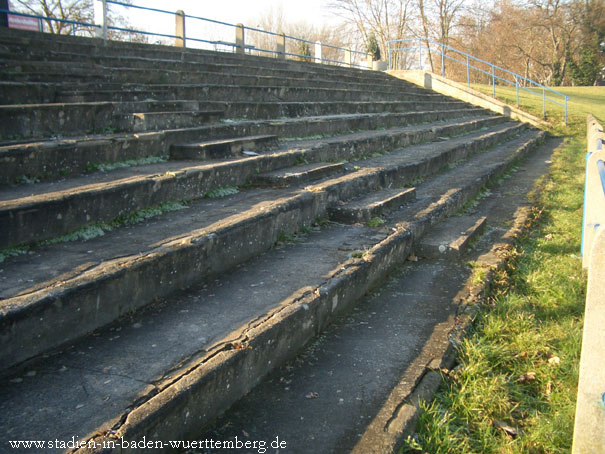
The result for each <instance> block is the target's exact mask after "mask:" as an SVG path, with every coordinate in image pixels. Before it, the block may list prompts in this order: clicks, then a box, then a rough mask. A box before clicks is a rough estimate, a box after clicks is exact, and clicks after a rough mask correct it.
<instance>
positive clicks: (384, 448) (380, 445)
mask: <svg viewBox="0 0 605 454" xmlns="http://www.w3.org/2000/svg"><path fill="white" fill-rule="evenodd" d="M534 207H535V205H534V204H532V205H529V206H526V207H523V208H522V209H520V210H517V212H516V213H515V216H514V218H513V222H512V225H511V226H510V228H509V229H508V230H507V231H506V232H504V233H503V235H502V236H501V237H500V240H499V241H498V242H496V243H494V244H493V245H492V247H491V248H490V250H489V251H488V252H487V253H485V254H483V255H481V256H480V257H479V258H478V259H477V260H476V261H475V264H476V265H477V267H478V268H480V269H481V270H482V271H484V272H485V277H484V278H483V279H482V280H481V282H475V281H474V279H473V278H474V276H473V275H471V276H469V278H468V279H467V281H466V283H465V284H464V287H463V289H462V290H461V291H460V292H459V293H458V294H457V295H456V297H455V299H456V300H460V303H459V305H460V310H459V312H458V314H457V315H456V319H455V322H454V326H453V329H451V331H450V333H449V336H448V337H449V339H448V343H447V346H446V347H445V348H443V349H442V353H441V356H436V357H433V358H432V359H431V360H430V361H429V362H428V363H425V364H420V363H419V364H416V363H418V361H416V363H414V364H412V366H411V367H410V371H409V373H406V374H405V375H404V376H403V377H402V379H401V380H400V383H399V384H398V385H397V386H396V387H395V388H394V390H393V391H392V393H391V396H390V398H389V399H388V400H387V401H386V403H385V404H384V405H383V410H384V411H388V412H390V413H389V414H388V415H387V416H388V417H385V416H384V415H383V416H382V418H380V417H378V416H377V418H376V420H377V422H378V423H379V424H382V425H383V426H384V428H382V430H383V432H382V439H377V438H376V437H374V438H372V440H371V444H370V445H369V444H362V443H363V441H364V440H363V438H362V439H361V441H360V443H359V444H358V445H357V446H356V448H355V450H353V451H352V452H353V453H358V452H359V453H361V452H370V451H368V448H369V447H370V448H372V449H371V452H375V453H396V452H398V451H399V449H400V448H401V446H402V444H403V443H404V441H405V440H406V439H407V438H408V437H411V436H413V434H414V432H415V429H416V423H417V421H418V418H419V416H420V414H421V404H422V402H427V401H431V400H432V399H433V398H434V396H435V394H436V393H437V390H438V389H439V387H440V386H441V384H442V382H443V375H444V374H447V373H449V372H450V370H451V369H452V368H454V367H455V365H456V363H457V354H458V347H459V346H460V344H461V343H462V341H463V340H464V338H465V337H466V336H467V333H468V331H469V328H470V327H471V326H472V324H473V322H474V320H475V318H476V316H477V315H478V313H479V311H480V304H481V303H482V302H484V301H485V300H486V299H487V298H488V296H489V293H490V288H491V285H492V283H493V279H494V276H495V275H496V273H497V272H498V271H499V270H502V269H503V268H504V267H505V266H506V264H507V262H508V260H509V259H510V258H511V253H510V252H511V249H512V247H514V245H515V244H516V242H517V239H518V238H519V237H520V236H521V235H523V234H524V233H525V232H527V231H528V230H529V228H530V227H531V226H532V225H533V224H534V222H536V220H537V219H538V218H539V216H540V212H536V211H535V209H534ZM437 337H438V336H435V335H434V336H433V337H432V338H431V340H429V342H432V343H433V346H436V345H437V343H438V342H439V339H437ZM418 359H419V360H425V361H426V357H424V358H421V357H420V356H419V358H418ZM410 382H412V383H413V385H412V386H411V387H410ZM398 388H399V389H398ZM410 388H411V389H410ZM391 409H395V410H394V411H392V410H391ZM385 420H386V421H387V424H386V425H384V422H385Z"/></svg>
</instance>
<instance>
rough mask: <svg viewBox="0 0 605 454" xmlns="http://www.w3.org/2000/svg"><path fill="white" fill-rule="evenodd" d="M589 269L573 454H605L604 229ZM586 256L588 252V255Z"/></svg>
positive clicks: (597, 236) (596, 244)
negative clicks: (604, 363) (604, 364)
mask: <svg viewBox="0 0 605 454" xmlns="http://www.w3.org/2000/svg"><path fill="white" fill-rule="evenodd" d="M592 244H593V245H592V252H591V254H590V264H589V266H588V284H587V292H586V309H585V311H584V333H583V336H582V354H581V356H580V375H579V381H578V400H577V402H576V419H575V424H574V435H573V448H572V453H573V454H597V453H603V452H605V430H604V428H605V367H603V352H605V337H604V336H603V327H604V326H605V298H604V297H603V295H605V228H603V227H601V228H600V229H599V231H598V232H597V234H596V235H595V238H594V241H593V243H592ZM585 252H586V251H585Z"/></svg>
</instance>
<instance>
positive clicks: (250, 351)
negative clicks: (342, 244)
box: [75, 136, 540, 454]
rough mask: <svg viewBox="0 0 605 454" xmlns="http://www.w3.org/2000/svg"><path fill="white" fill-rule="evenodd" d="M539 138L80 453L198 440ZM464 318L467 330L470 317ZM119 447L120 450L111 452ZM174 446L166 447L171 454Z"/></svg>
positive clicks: (201, 363)
mask: <svg viewBox="0 0 605 454" xmlns="http://www.w3.org/2000/svg"><path fill="white" fill-rule="evenodd" d="M539 140H540V136H539V137H537V138H536V139H535V140H533V141H530V142H526V143H525V144H524V145H523V146H522V147H521V148H519V149H518V150H517V153H516V155H515V156H513V157H511V158H509V159H507V160H505V161H503V162H502V163H501V164H500V165H498V166H496V167H495V168H492V169H491V171H490V172H488V173H487V174H485V175H484V176H483V177H482V178H479V179H476V180H474V181H472V182H469V184H467V185H466V186H464V187H463V188H460V189H459V190H458V191H456V192H455V193H452V194H450V195H449V197H448V198H446V199H442V200H441V201H440V202H439V203H438V204H435V205H434V206H433V208H432V210H431V212H430V213H428V212H425V213H423V215H422V216H421V217H417V218H415V219H414V220H413V221H412V222H411V223H403V224H398V225H397V227H396V228H394V230H393V231H392V233H390V234H389V235H388V236H387V237H386V238H385V239H384V240H382V241H380V242H379V243H377V244H375V245H374V246H373V247H372V248H371V249H370V250H368V252H367V253H366V254H364V256H363V257H362V258H352V259H350V260H349V261H347V262H345V263H343V264H342V265H340V266H339V268H337V269H335V270H333V272H332V274H331V275H330V276H329V277H328V279H327V280H326V282H324V284H322V285H320V286H319V287H317V288H315V289H311V288H307V289H301V291H300V292H298V293H297V294H295V295H293V296H292V297H291V298H290V299H288V300H286V301H284V302H283V303H282V305H281V306H280V307H278V308H276V309H275V310H274V311H273V312H271V313H269V314H267V315H266V316H265V317H262V318H261V319H258V320H255V321H253V322H252V323H250V324H249V325H248V326H247V327H246V328H244V329H241V330H239V331H237V332H235V333H232V334H231V335H229V336H227V338H226V339H225V340H224V341H223V342H220V343H218V344H216V345H215V348H214V351H209V352H206V353H205V354H203V353H202V354H200V355H199V356H198V358H196V359H193V360H192V361H190V362H189V363H188V364H187V365H186V367H184V368H183V369H181V370H180V371H179V372H178V373H176V374H174V375H173V377H174V378H173V379H170V380H164V381H162V382H159V383H157V384H156V389H157V392H156V393H155V394H153V395H151V396H149V398H147V399H145V400H144V401H143V402H139V403H137V404H135V405H134V407H133V408H132V409H131V411H129V412H127V413H125V414H124V415H123V416H122V417H121V418H120V419H119V421H118V422H117V423H116V424H115V425H114V426H113V427H112V428H111V429H109V430H108V429H107V428H106V427H105V428H100V429H102V430H99V431H97V432H95V433H94V434H91V435H89V436H88V437H85V440H87V442H91V444H92V445H95V446H96V448H89V447H88V446H87V447H82V448H80V449H79V450H76V451H75V452H77V453H79V454H82V453H100V452H103V453H110V452H140V451H139V450H138V449H137V448H136V447H133V446H130V447H127V448H126V449H124V447H123V446H121V445H120V444H119V443H120V442H121V440H131V441H132V440H143V439H144V440H147V441H150V440H184V439H191V438H194V437H195V436H196V435H198V433H199V431H200V430H201V428H202V427H204V426H205V425H207V424H208V423H209V422H210V421H211V420H212V419H213V418H214V417H215V416H217V415H218V414H220V413H222V412H223V411H225V410H226V409H227V408H229V407H230V406H231V405H232V404H234V403H235V402H236V401H237V400H239V399H240V398H241V397H242V396H244V395H245V394H247V393H248V392H249V391H250V390H251V389H252V388H254V386H256V385H257V384H258V383H260V381H261V380H262V379H263V378H264V377H265V376H266V374H268V373H269V372H270V371H271V370H272V369H273V368H274V367H277V366H278V365H279V364H281V363H283V362H285V361H287V360H288V359H290V358H291V357H292V356H293V355H295V354H296V353H297V352H298V351H300V349H301V348H302V347H303V346H304V345H307V344H308V343H309V342H310V341H311V340H312V339H314V338H315V337H316V336H317V335H318V334H319V333H321V332H322V331H323V330H324V329H325V328H326V327H327V326H328V325H329V323H330V322H331V321H332V320H333V319H334V318H335V317H336V316H338V315H339V314H342V313H344V312H346V311H347V310H348V309H349V308H351V307H352V306H354V305H355V304H356V302H357V301H358V300H359V298H360V297H361V296H362V295H364V294H365V293H366V291H367V290H369V289H370V288H371V287H372V286H373V285H375V284H376V283H378V282H379V281H380V280H381V279H383V278H384V276H386V275H387V274H388V272H390V271H391V270H392V269H393V268H394V267H395V266H397V265H400V264H402V263H404V262H405V260H406V258H407V257H408V255H409V254H410V252H411V251H412V247H413V245H414V243H415V242H417V241H418V240H419V239H420V238H421V237H422V235H423V234H424V232H425V230H426V229H427V228H429V227H430V226H431V225H432V224H434V223H436V222H439V220H440V219H443V218H445V217H446V216H447V215H448V214H451V213H453V212H455V211H456V210H457V209H459V208H460V207H462V206H463V205H464V203H466V202H467V201H468V200H470V199H471V198H472V197H474V196H475V195H476V194H477V193H478V192H479V191H480V189H481V188H482V187H483V186H484V185H485V184H486V183H487V182H488V181H490V180H491V179H493V178H496V177H498V176H499V175H501V174H502V173H503V172H504V171H506V169H508V168H510V166H512V165H514V163H515V162H518V161H519V160H520V159H523V158H524V157H525V156H526V155H527V153H529V152H530V151H531V150H533V149H534V148H535V146H536V144H537V143H538V142H539ZM461 320H463V321H462V324H463V326H465V327H466V326H467V325H468V323H470V320H471V318H470V317H468V321H464V320H466V317H461ZM448 352H449V353H448ZM446 353H447V354H449V355H450V356H452V355H453V347H452V346H451V345H450V346H449V347H448V348H447V351H446V352H444V356H445V354H446ZM425 375H426V374H425ZM427 376H428V377H432V375H431V374H428V375H427ZM425 380H431V382H433V381H436V380H435V378H430V379H429V378H426V379H425V378H424V377H423V379H422V380H420V381H419V383H418V385H417V386H416V387H415V388H414V392H420V390H421V389H423V387H426V386H428V385H427V383H429V382H427V381H425ZM415 415H416V412H414V416H415ZM113 422H115V421H113ZM108 423H109V422H108ZM408 425H411V420H410V423H409V424H408ZM112 443H116V445H114V446H113V448H107V446H112V445H111V444H112ZM168 449H169V447H168V446H167V447H166V449H165V450H168Z"/></svg>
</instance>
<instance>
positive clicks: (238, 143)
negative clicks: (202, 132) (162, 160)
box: [170, 135, 279, 161]
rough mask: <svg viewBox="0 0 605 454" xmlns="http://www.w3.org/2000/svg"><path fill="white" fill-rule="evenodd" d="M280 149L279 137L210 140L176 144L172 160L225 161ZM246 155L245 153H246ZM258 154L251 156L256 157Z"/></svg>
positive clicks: (171, 153)
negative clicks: (244, 155)
mask: <svg viewBox="0 0 605 454" xmlns="http://www.w3.org/2000/svg"><path fill="white" fill-rule="evenodd" d="M278 147H279V142H278V139H277V136H275V135H263V136H249V137H238V138H235V139H223V140H210V141H205V142H198V143H187V144H175V145H172V146H171V147H170V159H175V160H179V159H183V160H199V161H204V160H207V159H224V158H228V157H232V156H241V155H242V153H244V152H246V151H248V152H260V151H270V150H275V149H277V148H278ZM244 154H245V153H244ZM255 155H258V153H254V154H249V156H255Z"/></svg>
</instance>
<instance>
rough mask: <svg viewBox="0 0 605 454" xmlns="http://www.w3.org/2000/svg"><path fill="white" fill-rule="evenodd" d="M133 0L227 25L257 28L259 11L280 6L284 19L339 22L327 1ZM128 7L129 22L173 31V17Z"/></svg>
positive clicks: (144, 4) (260, 13)
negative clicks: (239, 24) (238, 24)
mask: <svg viewBox="0 0 605 454" xmlns="http://www.w3.org/2000/svg"><path fill="white" fill-rule="evenodd" d="M133 3H134V4H135V5H139V6H145V7H149V8H156V9H161V10H165V11H177V10H183V11H184V12H185V14H186V15H191V16H198V17H204V18H208V19H214V20H218V21H221V22H227V23H230V24H237V23H243V24H244V25H246V26H248V27H256V26H257V25H258V23H257V22H258V18H259V17H261V16H262V14H266V13H267V12H269V11H271V9H272V8H273V10H277V9H278V8H280V7H281V9H282V11H283V17H284V20H285V21H286V22H290V23H294V22H300V21H306V22H309V23H313V24H316V25H319V24H322V23H327V24H330V23H336V22H338V18H337V17H336V16H335V15H334V14H333V13H331V12H330V10H329V8H328V7H327V6H326V4H327V0H303V1H301V0H222V1H221V0H170V1H166V0H134V2H133ZM110 8H112V9H114V8H115V9H116V11H117V10H118V9H119V8H120V7H119V6H116V5H110ZM129 10H130V14H129V15H128V17H129V20H130V23H131V24H132V25H133V26H135V27H144V29H145V30H148V31H154V32H155V31H156V29H158V30H159V29H162V30H163V31H161V33H167V34H170V33H171V31H173V28H174V25H173V24H174V19H173V17H171V16H168V15H166V14H162V13H150V12H147V11H143V10H138V9H131V8H130V9H129ZM135 12H136V13H135ZM194 22H196V21H192V25H190V27H195V25H194V24H193V23H194ZM197 22H199V21H197ZM188 25H189V24H188ZM187 34H189V33H187Z"/></svg>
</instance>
